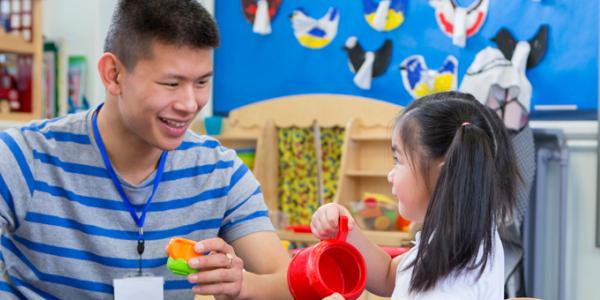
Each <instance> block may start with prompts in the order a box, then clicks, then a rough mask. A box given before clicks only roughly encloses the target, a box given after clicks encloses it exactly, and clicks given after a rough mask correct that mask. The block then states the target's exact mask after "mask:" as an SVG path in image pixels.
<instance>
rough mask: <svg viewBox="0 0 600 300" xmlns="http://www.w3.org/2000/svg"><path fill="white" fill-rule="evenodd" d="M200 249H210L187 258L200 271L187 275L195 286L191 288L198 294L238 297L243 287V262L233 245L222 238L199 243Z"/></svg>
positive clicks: (197, 246) (199, 250)
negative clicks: (194, 256)
mask: <svg viewBox="0 0 600 300" xmlns="http://www.w3.org/2000/svg"><path fill="white" fill-rule="evenodd" d="M195 251H196V252H197V253H203V254H204V253H208V254H206V255H203V256H199V257H196V258H193V259H190V260H189V261H188V265H189V266H190V267H192V268H194V269H197V270H199V271H200V272H198V273H195V274H190V275H188V278H187V279H188V281H189V282H190V283H192V284H195V286H194V287H193V288H192V291H193V292H194V293H195V294H199V295H215V296H225V297H227V298H235V297H237V296H238V295H239V294H240V291H241V289H242V280H243V274H242V272H243V269H244V262H243V261H242V259H241V258H239V257H237V256H236V255H235V251H234V250H233V247H232V246H230V245H229V244H227V243H226V242H225V241H223V240H222V239H220V238H213V239H207V240H203V241H199V242H198V243H196V246H195Z"/></svg>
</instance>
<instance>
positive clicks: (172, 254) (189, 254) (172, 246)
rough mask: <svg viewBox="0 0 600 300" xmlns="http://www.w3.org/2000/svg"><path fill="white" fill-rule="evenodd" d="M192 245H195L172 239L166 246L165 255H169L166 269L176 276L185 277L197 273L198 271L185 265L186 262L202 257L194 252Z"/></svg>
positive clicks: (192, 242)
mask: <svg viewBox="0 0 600 300" xmlns="http://www.w3.org/2000/svg"><path fill="white" fill-rule="evenodd" d="M194 245H196V242H195V241H192V240H188V239H184V238H172V239H171V240H170V241H169V245H168V246H167V253H168V254H169V259H168V260H167V268H168V269H169V270H170V271H171V272H173V273H174V274H176V275H182V276H187V275H189V274H192V273H197V272H198V270H196V269H193V268H191V267H190V266H189V265H188V264H187V262H188V260H190V259H192V258H194V257H196V256H201V255H202V254H198V253H196V251H194Z"/></svg>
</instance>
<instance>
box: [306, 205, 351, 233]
mask: <svg viewBox="0 0 600 300" xmlns="http://www.w3.org/2000/svg"><path fill="white" fill-rule="evenodd" d="M340 216H347V217H348V231H349V232H350V231H352V229H353V228H354V226H355V221H354V219H353V218H352V215H351V214H350V212H349V211H348V210H347V209H346V208H345V207H343V206H341V205H339V204H337V203H328V204H325V205H323V206H321V207H319V209H317V211H316V212H315V214H314V215H313V216H312V220H311V221H310V229H311V231H312V233H313V234H314V235H315V236H316V237H317V238H319V239H321V240H328V239H332V238H335V237H336V235H337V232H338V227H339V224H338V222H339V219H340Z"/></svg>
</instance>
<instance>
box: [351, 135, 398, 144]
mask: <svg viewBox="0 0 600 300" xmlns="http://www.w3.org/2000/svg"><path fill="white" fill-rule="evenodd" d="M350 139H351V140H352V141H354V142H389V141H390V137H389V136H385V135H380V136H366V135H356V136H352V137H351V138H350ZM390 143H391V142H390Z"/></svg>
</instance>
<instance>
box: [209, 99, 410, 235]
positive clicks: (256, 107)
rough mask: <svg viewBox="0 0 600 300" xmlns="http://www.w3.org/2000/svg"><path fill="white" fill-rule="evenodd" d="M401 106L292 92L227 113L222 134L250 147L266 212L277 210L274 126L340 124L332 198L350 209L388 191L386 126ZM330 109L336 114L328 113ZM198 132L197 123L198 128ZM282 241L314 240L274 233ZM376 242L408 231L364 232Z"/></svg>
mask: <svg viewBox="0 0 600 300" xmlns="http://www.w3.org/2000/svg"><path fill="white" fill-rule="evenodd" d="M401 109H402V107H400V106H397V105H393V104H390V103H387V102H382V101H378V100H374V99H368V98H361V97H355V96H346V95H328V94H318V95H297V96H290V97H282V98H277V99H272V100H266V101H262V102H258V103H255V104H252V105H248V106H244V107H241V108H238V109H236V110H234V111H232V112H231V113H230V115H229V117H228V118H226V119H224V121H223V124H222V130H221V135H219V136H215V138H217V139H218V140H219V141H221V143H222V144H223V145H224V146H227V147H230V148H255V149H256V158H255V163H254V169H253V171H254V174H255V175H256V177H257V179H258V180H259V182H260V183H261V185H262V190H263V194H264V197H265V201H266V203H267V206H268V207H269V209H270V210H272V211H276V210H277V208H278V191H277V181H278V166H279V152H278V148H277V128H286V127H293V126H296V127H303V128H310V127H312V126H313V124H314V123H315V122H317V124H319V126H321V127H334V126H338V127H343V128H345V138H344V144H343V146H342V162H341V166H340V170H339V172H340V173H339V174H340V175H339V177H340V181H339V184H338V190H337V193H336V196H335V201H336V202H338V203H340V204H342V205H344V206H346V207H348V208H350V207H351V204H352V202H354V201H359V200H361V199H362V196H363V194H364V193H365V192H375V193H381V194H385V195H389V196H392V195H391V187H390V184H389V183H388V182H387V174H388V172H389V170H390V168H391V167H392V164H393V159H392V154H391V143H390V137H391V126H392V125H393V120H394V118H395V117H396V116H397V115H398V113H399V112H400V111H401ZM333 112H335V113H333ZM197 128H198V129H199V130H200V131H202V126H201V125H200V126H197ZM278 233H279V236H280V237H281V238H282V239H287V240H291V241H298V242H307V243H313V242H317V240H316V239H315V238H314V237H313V236H312V235H311V234H310V233H294V232H289V231H285V230H280V231H278ZM366 235H367V237H368V238H369V239H371V240H372V241H373V242H375V243H376V244H379V245H385V246H400V245H406V243H407V241H408V240H409V235H408V233H404V232H388V231H366Z"/></svg>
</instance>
